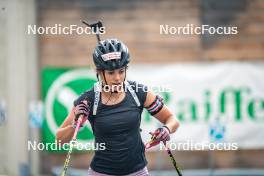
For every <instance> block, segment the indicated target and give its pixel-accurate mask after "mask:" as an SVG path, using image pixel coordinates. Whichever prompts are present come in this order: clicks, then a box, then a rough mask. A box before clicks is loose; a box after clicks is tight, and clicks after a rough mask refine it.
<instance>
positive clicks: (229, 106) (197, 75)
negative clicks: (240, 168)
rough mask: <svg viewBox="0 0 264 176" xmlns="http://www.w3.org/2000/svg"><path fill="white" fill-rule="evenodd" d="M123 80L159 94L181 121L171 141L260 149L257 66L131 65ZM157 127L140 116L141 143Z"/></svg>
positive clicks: (262, 98)
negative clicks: (143, 86)
mask: <svg viewBox="0 0 264 176" xmlns="http://www.w3.org/2000/svg"><path fill="white" fill-rule="evenodd" d="M128 79H130V80H135V81H137V82H140V83H143V84H145V85H147V86H151V88H153V89H154V90H155V91H156V90H158V89H160V90H161V91H163V92H162V93H161V95H163V97H164V98H165V102H166V104H167V106H168V107H169V108H170V109H171V110H172V111H173V113H174V114H175V115H176V117H177V118H178V119H179V120H180V122H181V125H180V128H179V129H178V131H177V132H176V133H175V134H173V135H172V140H171V142H173V143H176V144H179V143H184V142H189V143H190V142H191V143H192V144H195V143H208V142H210V141H218V142H225V143H236V144H237V145H238V147H239V148H263V147H264V140H263V139H264V132H263V131H264V81H263V80H264V64H263V63H260V64H251V63H241V62H228V63H226V62H225V63H217V64H211V63H210V64H182V65H179V64H177V65H176V64H175V65H172V64H170V65H132V66H131V67H129V69H128ZM161 87H162V88H164V89H166V91H165V92H164V89H161ZM160 125H161V124H160V123H159V122H158V121H157V120H156V119H155V118H154V117H150V116H148V115H147V113H144V115H143V117H142V126H141V127H142V130H143V131H142V136H143V140H144V141H147V140H149V139H150V135H149V134H148V133H149V132H150V131H153V130H155V129H156V128H157V127H158V126H160ZM156 149H157V147H156Z"/></svg>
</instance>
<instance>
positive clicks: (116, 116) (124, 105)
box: [74, 81, 147, 175]
mask: <svg viewBox="0 0 264 176" xmlns="http://www.w3.org/2000/svg"><path fill="white" fill-rule="evenodd" d="M129 84H130V85H131V86H132V88H133V89H134V91H135V92H136V94H137V97H138V99H139V101H140V106H137V104H136V102H135V100H134V98H133V96H132V95H131V93H130V92H129V91H127V92H126V95H125V98H124V99H123V100H122V101H121V102H120V103H118V104H115V105H104V104H102V102H101V99H100V101H99V105H98V108H97V113H96V115H95V116H94V115H92V110H93V101H94V94H95V93H94V88H92V89H90V90H88V91H86V92H84V93H83V94H82V95H81V96H80V97H79V98H78V99H77V100H75V101H74V105H75V106H76V105H77V104H78V103H79V102H80V101H82V100H83V99H84V98H88V99H89V100H91V105H92V107H91V115H90V117H89V122H90V123H91V126H92V129H93V134H94V137H95V143H96V144H100V143H105V150H96V151H95V155H94V158H93V160H92V162H91V166H90V167H91V168H92V169H93V170H94V171H96V172H99V173H104V174H109V175H127V174H130V173H133V172H136V171H139V170H141V169H143V168H144V167H145V166H146V165H147V160H146V158H145V147H144V143H143V142H142V139H141V135H140V122H141V113H142V111H143V105H144V102H145V100H146V95H147V91H146V87H144V86H143V85H142V84H137V83H136V82H132V81H129ZM136 85H137V87H136Z"/></svg>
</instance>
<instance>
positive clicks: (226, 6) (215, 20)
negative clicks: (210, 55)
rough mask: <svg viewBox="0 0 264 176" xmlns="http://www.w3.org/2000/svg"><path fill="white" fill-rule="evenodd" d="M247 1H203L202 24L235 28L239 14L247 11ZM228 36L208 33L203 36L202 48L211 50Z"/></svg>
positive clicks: (201, 3)
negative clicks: (210, 48) (211, 47)
mask: <svg viewBox="0 0 264 176" xmlns="http://www.w3.org/2000/svg"><path fill="white" fill-rule="evenodd" d="M247 6H248V2H247V0H232V1H230V0H221V1H219V0H201V2H200V10H201V16H200V18H201V23H202V24H206V25H210V26H213V27H218V26H223V27H225V26H226V27H228V26H235V25H236V24H235V23H234V21H235V19H236V17H237V16H238V14H241V13H243V12H244V11H246V10H247ZM226 37H229V36H228V35H217V34H214V35H210V34H208V33H206V34H204V35H201V41H202V46H203V47H204V48H209V47H210V46H212V45H213V44H215V43H216V42H217V41H218V40H222V39H225V38H226Z"/></svg>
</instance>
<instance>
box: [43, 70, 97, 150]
mask: <svg viewBox="0 0 264 176" xmlns="http://www.w3.org/2000/svg"><path fill="white" fill-rule="evenodd" d="M95 82H96V76H95V73H94V72H93V71H92V70H91V69H87V68H78V69H76V68H75V69H74V68H44V69H43V70H42V86H41V87H42V99H43V102H44V109H45V111H44V122H43V126H42V142H43V143H44V144H48V143H54V142H55V136H56V131H57V129H58V128H59V126H60V125H61V124H62V123H63V121H64V120H65V118H66V117H67V115H68V113H69V112H70V111H71V109H72V107H73V101H74V100H75V99H76V98H77V97H78V96H79V95H80V94H81V93H83V92H84V91H86V90H88V89H90V88H91V87H92V86H93V84H94V83H95ZM93 138H94V137H93V134H92V131H91V128H90V126H89V123H86V125H85V126H84V128H82V129H81V130H80V131H79V133H78V141H81V142H89V141H92V140H93ZM48 150H50V148H48ZM50 151H51V150H50Z"/></svg>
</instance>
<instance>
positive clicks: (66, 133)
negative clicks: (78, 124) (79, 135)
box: [56, 108, 75, 143]
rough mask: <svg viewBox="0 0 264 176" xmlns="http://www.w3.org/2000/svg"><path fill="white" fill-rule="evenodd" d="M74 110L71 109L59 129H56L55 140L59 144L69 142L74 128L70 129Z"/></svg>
mask: <svg viewBox="0 0 264 176" xmlns="http://www.w3.org/2000/svg"><path fill="white" fill-rule="evenodd" d="M74 117H75V116H74V108H72V110H71V112H70V114H69V115H68V116H67V118H66V119H65V120H64V122H63V123H62V125H61V126H60V128H59V129H58V131H57V133H56V140H57V141H58V142H61V143H67V142H69V141H70V140H71V138H72V136H73V133H74V128H73V127H72V125H71V124H72V122H73V119H74Z"/></svg>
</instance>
